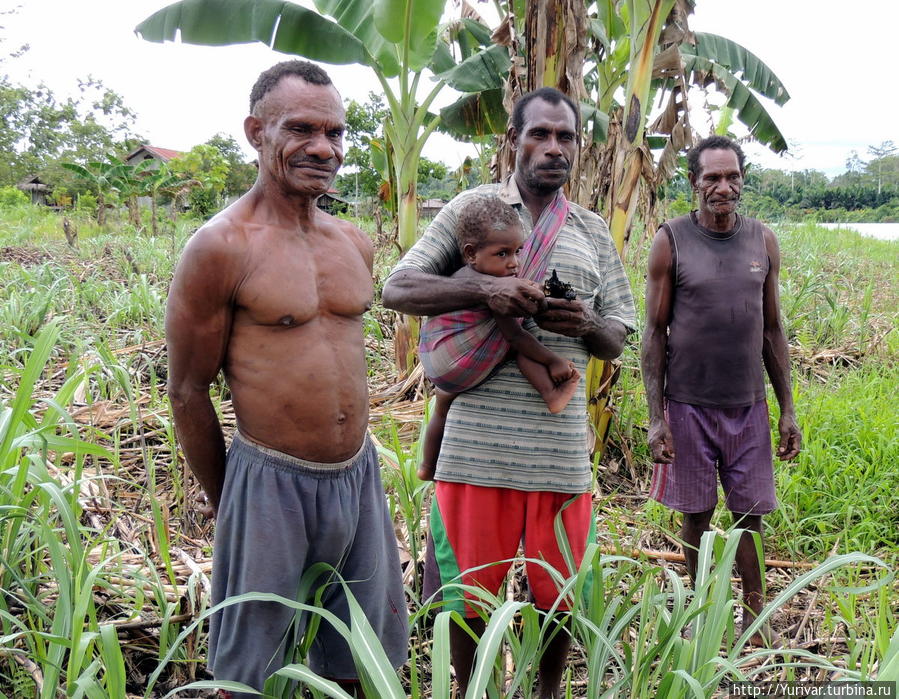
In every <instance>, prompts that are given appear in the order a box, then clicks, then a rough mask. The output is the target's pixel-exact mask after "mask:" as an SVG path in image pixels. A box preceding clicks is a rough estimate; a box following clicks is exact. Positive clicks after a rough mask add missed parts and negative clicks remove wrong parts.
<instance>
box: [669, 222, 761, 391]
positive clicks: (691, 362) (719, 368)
mask: <svg viewBox="0 0 899 699" xmlns="http://www.w3.org/2000/svg"><path fill="white" fill-rule="evenodd" d="M662 227H663V228H665V229H666V230H667V231H668V234H669V239H670V242H671V253H672V274H673V276H674V298H673V301H672V307H671V320H670V323H669V325H668V362H667V370H666V374H665V396H666V397H668V398H670V399H671V400H675V401H677V402H679V403H691V404H693V405H705V406H710V407H719V408H735V407H740V406H747V405H752V404H753V403H756V402H758V401H760V400H762V399H764V397H765V379H764V373H763V369H764V367H763V362H762V341H763V338H762V333H763V325H764V318H763V313H762V289H763V286H764V283H765V278H766V277H767V276H768V250H767V248H766V247H765V237H764V233H763V231H762V224H761V223H760V222H759V221H757V220H755V219H752V218H744V217H743V216H739V215H738V216H737V224H736V226H735V227H734V229H733V230H732V231H730V232H729V233H723V234H722V233H715V232H713V231H710V230H708V229H707V228H703V227H702V226H700V225H699V224H698V223H697V222H696V218H695V212H694V213H690V214H687V215H685V216H680V217H678V218H675V219H673V220H671V221H668V222H667V223H664V224H662Z"/></svg>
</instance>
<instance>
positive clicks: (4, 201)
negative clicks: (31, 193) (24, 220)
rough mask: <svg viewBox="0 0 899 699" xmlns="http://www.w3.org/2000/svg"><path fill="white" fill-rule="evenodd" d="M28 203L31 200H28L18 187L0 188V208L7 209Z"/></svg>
mask: <svg viewBox="0 0 899 699" xmlns="http://www.w3.org/2000/svg"><path fill="white" fill-rule="evenodd" d="M30 203H31V200H30V199H29V198H28V195H27V194H25V192H23V191H22V190H21V189H19V188H18V187H12V186H6V187H0V207H4V208H9V207H12V206H23V205H25V204H30Z"/></svg>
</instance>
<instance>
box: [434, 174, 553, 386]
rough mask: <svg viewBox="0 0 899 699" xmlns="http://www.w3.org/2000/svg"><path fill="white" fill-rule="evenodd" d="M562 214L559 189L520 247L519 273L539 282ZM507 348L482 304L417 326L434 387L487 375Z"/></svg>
mask: <svg viewBox="0 0 899 699" xmlns="http://www.w3.org/2000/svg"><path fill="white" fill-rule="evenodd" d="M567 217H568V200H567V199H566V198H565V195H564V194H562V190H561V189H560V190H559V191H558V193H557V194H556V197H555V199H553V200H552V202H550V204H549V205H548V206H547V207H546V208H545V209H544V210H543V213H542V214H540V218H539V219H538V220H537V223H536V224H535V225H534V230H533V232H532V233H531V235H530V236H528V239H527V240H526V241H525V242H524V245H523V246H522V251H521V258H522V263H521V266H520V267H519V270H518V276H519V277H521V278H523V279H530V280H532V281H536V282H542V281H543V278H544V277H545V276H546V268H547V267H548V266H549V258H550V255H552V251H553V248H554V247H555V244H556V236H557V235H558V233H559V231H560V230H562V226H563V225H564V223H565V219H566V218H567ZM518 320H519V322H521V319H520V318H519V319H518ZM509 347H510V346H509V341H508V340H506V338H505V337H503V334H502V332H500V329H499V328H498V327H497V325H496V322H495V321H494V320H493V314H492V313H491V312H490V310H489V309H488V308H487V307H486V306H481V307H478V308H468V309H463V310H459V311H453V312H451V313H444V314H443V315H439V316H434V317H433V318H428V319H426V320H425V321H424V323H422V325H421V336H420V342H419V345H418V354H419V360H420V361H421V364H422V367H423V368H424V371H425V374H426V375H427V377H428V378H429V379H430V380H431V381H432V382H433V384H434V385H435V386H436V387H437V388H440V389H442V390H444V391H448V392H449V393H461V392H462V391H467V390H469V389H471V388H474V387H475V386H477V385H478V384H479V383H481V382H482V381H484V380H485V379H486V378H487V377H488V376H490V374H491V373H492V372H493V370H494V369H495V368H496V367H497V366H498V365H499V364H500V362H502V360H503V359H504V358H505V356H506V354H507V353H508V351H509Z"/></svg>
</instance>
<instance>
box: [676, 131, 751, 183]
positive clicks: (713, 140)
mask: <svg viewBox="0 0 899 699" xmlns="http://www.w3.org/2000/svg"><path fill="white" fill-rule="evenodd" d="M706 150H732V151H733V152H734V153H736V155H737V164H738V165H739V166H740V172H745V171H746V155H744V153H743V149H742V148H740V146H739V145H737V143H736V141H732V140H731V139H729V138H728V137H727V136H718V135H715V136H709V137H708V138H704V139H702V140H701V141H700V142H699V143H697V144H696V145H695V146H693V147H692V148H691V149H690V150H689V151H688V152H687V169H688V171H689V172H691V173H692V174H693V177H699V156H700V155H702V152H703V151H706Z"/></svg>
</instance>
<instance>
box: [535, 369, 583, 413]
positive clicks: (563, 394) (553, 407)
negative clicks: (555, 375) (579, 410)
mask: <svg viewBox="0 0 899 699" xmlns="http://www.w3.org/2000/svg"><path fill="white" fill-rule="evenodd" d="M580 380H581V375H580V372H578V370H577V369H575V368H574V364H572V365H571V375H570V376H569V377H568V378H567V379H565V380H564V381H562V382H561V383H558V384H556V385H555V386H553V388H552V390H550V391H548V392H547V393H546V395H544V396H543V400H544V401H546V407H548V408H549V412H551V413H560V412H562V410H564V408H565V406H566V405H568V401H570V400H571V397H572V396H573V395H574V394H575V392H576V391H577V387H578V383H579V382H580Z"/></svg>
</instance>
